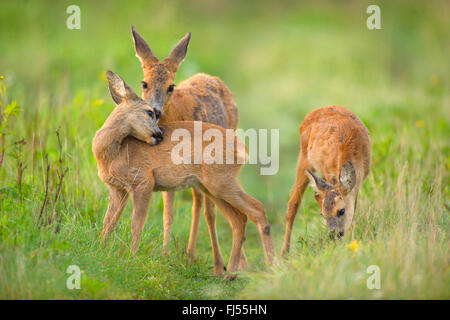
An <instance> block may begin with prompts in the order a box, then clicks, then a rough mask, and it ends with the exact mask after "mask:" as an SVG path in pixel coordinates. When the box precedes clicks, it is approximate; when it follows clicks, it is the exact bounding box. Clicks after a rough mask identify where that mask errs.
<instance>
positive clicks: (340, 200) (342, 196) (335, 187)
mask: <svg viewBox="0 0 450 320" xmlns="http://www.w3.org/2000/svg"><path fill="white" fill-rule="evenodd" d="M300 136H301V142H300V144H301V150H300V154H299V156H298V163H297V176H296V178H295V183H294V186H293V187H292V190H291V194H290V198H289V203H288V209H287V213H286V233H285V237H284V243H283V249H282V251H281V255H282V256H286V254H287V253H288V252H289V246H290V239H291V232H292V226H293V224H294V220H295V216H296V215H297V211H298V208H299V206H300V204H301V199H302V197H303V194H304V192H305V190H306V187H307V186H308V183H309V182H310V183H311V185H312V187H313V188H314V191H315V198H316V200H317V202H318V204H319V206H320V209H321V211H322V215H323V217H324V218H325V219H326V221H327V224H328V230H329V232H330V233H331V234H332V235H333V236H334V233H335V232H336V231H337V232H338V236H339V237H342V236H343V235H344V233H345V232H346V231H347V230H348V228H349V227H350V224H351V222H352V219H353V214H354V212H355V210H356V201H357V197H358V190H359V188H360V186H361V184H362V182H363V181H364V179H365V178H366V177H367V175H368V174H369V171H370V152H371V141H370V137H369V131H368V130H367V128H366V127H365V126H364V124H363V123H362V121H361V120H360V119H359V118H358V117H357V116H356V115H355V114H354V113H353V112H351V111H349V110H347V109H346V108H343V107H340V106H326V107H322V108H319V109H316V110H314V111H312V112H310V113H309V114H307V115H306V117H305V119H304V120H303V122H302V124H301V125H300ZM316 170H317V171H320V172H322V174H323V179H322V178H320V177H318V176H316V175H315V174H314V171H316Z"/></svg>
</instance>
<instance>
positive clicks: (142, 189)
mask: <svg viewBox="0 0 450 320" xmlns="http://www.w3.org/2000/svg"><path fill="white" fill-rule="evenodd" d="M152 191H153V186H152V185H151V184H150V183H148V182H142V183H140V184H139V185H137V186H136V187H135V188H133V190H132V192H131V196H132V198H133V217H132V218H131V251H133V252H136V251H137V249H138V247H139V240H140V239H141V235H142V229H144V225H145V220H146V218H147V213H148V206H149V203H150V199H151V197H152Z"/></svg>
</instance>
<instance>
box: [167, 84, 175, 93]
mask: <svg viewBox="0 0 450 320" xmlns="http://www.w3.org/2000/svg"><path fill="white" fill-rule="evenodd" d="M174 88H175V85H174V84H171V85H170V86H169V87H168V88H167V92H168V93H171V92H173V89H174Z"/></svg>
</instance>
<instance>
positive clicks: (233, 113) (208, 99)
mask: <svg viewBox="0 0 450 320" xmlns="http://www.w3.org/2000/svg"><path fill="white" fill-rule="evenodd" d="M173 121H202V122H207V123H212V124H215V125H218V126H221V127H223V128H229V129H236V127H237V123H238V110H237V105H236V102H235V101H234V98H233V95H232V93H231V91H230V90H229V89H228V88H227V86H226V85H225V84H224V83H223V82H222V81H221V80H220V79H219V78H217V77H213V76H210V75H207V74H204V73H197V74H195V75H193V76H192V77H190V78H188V79H186V80H184V81H182V82H181V83H180V84H179V85H178V86H177V87H176V89H175V91H174V93H173V97H172V105H171V106H170V108H169V110H168V111H167V113H163V117H162V118H161V120H160V123H161V124H162V123H167V122H173Z"/></svg>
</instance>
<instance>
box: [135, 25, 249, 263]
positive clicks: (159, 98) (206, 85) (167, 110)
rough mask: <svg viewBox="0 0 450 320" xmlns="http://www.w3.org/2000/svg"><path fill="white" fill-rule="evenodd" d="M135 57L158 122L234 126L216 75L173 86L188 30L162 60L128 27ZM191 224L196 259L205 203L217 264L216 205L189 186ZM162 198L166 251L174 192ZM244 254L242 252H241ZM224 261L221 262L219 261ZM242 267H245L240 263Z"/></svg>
mask: <svg viewBox="0 0 450 320" xmlns="http://www.w3.org/2000/svg"><path fill="white" fill-rule="evenodd" d="M131 31H132V35H133V39H134V46H135V50H136V56H137V57H138V59H139V60H140V62H141V64H142V68H143V71H144V79H143V81H142V97H143V99H144V100H145V101H147V102H148V103H150V104H151V106H152V107H153V108H154V109H155V110H156V113H157V117H158V118H159V117H161V118H160V119H159V124H165V123H168V122H172V121H193V120H197V121H203V122H208V123H212V124H215V125H218V126H221V127H223V128H228V129H233V130H235V129H236V128H237V123H238V110H237V105H236V102H235V101H234V98H233V95H232V93H231V91H230V90H229V89H228V88H227V87H226V85H225V84H224V83H223V82H222V81H221V80H220V79H219V78H217V77H213V76H210V75H207V74H204V73H197V74H195V75H193V76H192V77H190V78H188V79H186V80H184V81H182V82H181V83H180V84H179V85H178V86H176V87H175V84H174V79H175V75H176V72H177V70H178V67H179V66H180V64H181V62H182V61H183V59H184V58H185V56H186V52H187V48H188V45H189V40H190V38H191V34H190V33H187V34H186V35H185V36H184V37H183V38H182V39H181V40H180V41H179V42H178V44H177V45H176V46H175V48H174V49H173V50H172V51H171V53H170V54H169V56H168V57H167V58H165V59H164V60H162V61H159V59H158V58H157V57H156V56H155V54H154V53H153V52H152V50H151V49H150V47H149V45H148V44H147V42H146V41H145V40H144V39H143V38H142V36H141V35H140V34H139V33H138V32H137V31H136V30H135V29H134V27H132V28H131ZM192 197H193V204H192V223H191V232H190V235H189V244H188V249H187V251H188V254H189V257H190V258H191V259H194V258H195V245H196V239H197V231H198V224H199V219H200V211H201V208H202V201H204V202H205V210H204V214H205V218H206V222H207V225H208V229H209V233H210V238H211V243H212V247H213V251H214V257H215V259H217V261H216V263H217V264H220V263H221V261H223V260H222V256H221V253H220V248H219V245H218V240H217V235H216V231H215V216H216V212H215V207H214V203H213V202H212V201H211V200H210V199H208V197H206V196H205V195H204V194H202V192H201V190H200V189H198V188H192ZM163 201H164V215H163V224H164V240H163V246H164V249H165V252H167V251H168V248H169V246H168V244H169V242H170V233H171V229H172V223H173V202H174V193H173V192H163ZM242 254H244V253H242ZM222 263H223V262H222ZM243 267H245V266H243Z"/></svg>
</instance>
